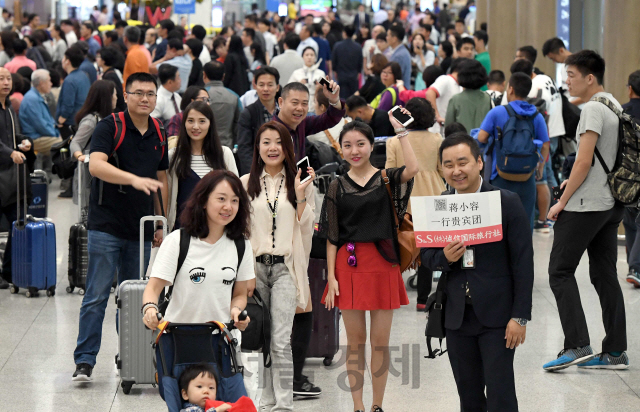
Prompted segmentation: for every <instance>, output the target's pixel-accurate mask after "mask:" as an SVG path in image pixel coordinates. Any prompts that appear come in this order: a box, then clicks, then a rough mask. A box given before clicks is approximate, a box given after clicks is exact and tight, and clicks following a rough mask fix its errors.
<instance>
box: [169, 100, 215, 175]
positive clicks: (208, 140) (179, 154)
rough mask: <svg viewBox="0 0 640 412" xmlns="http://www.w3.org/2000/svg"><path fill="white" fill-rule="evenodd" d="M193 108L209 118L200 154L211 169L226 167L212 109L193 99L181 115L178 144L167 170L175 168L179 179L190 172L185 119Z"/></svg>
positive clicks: (189, 153)
mask: <svg viewBox="0 0 640 412" xmlns="http://www.w3.org/2000/svg"><path fill="white" fill-rule="evenodd" d="M192 110H195V111H197V112H200V113H202V114H203V115H204V116H205V117H206V118H207V119H209V131H208V132H207V135H206V136H205V138H204V141H203V142H202V154H203V155H204V160H205V162H207V165H209V167H210V168H212V169H226V166H225V163H224V157H223V155H222V144H221V143H220V138H219V137H218V132H217V131H216V122H215V120H214V118H213V110H211V107H209V105H208V104H206V103H204V102H200V101H197V100H196V101H193V102H191V103H189V105H188V106H187V108H186V109H185V110H184V114H183V115H182V126H181V127H180V133H179V134H178V144H177V145H176V151H175V153H174V155H173V157H172V158H171V164H170V165H169V170H171V171H173V170H175V172H176V176H178V178H179V179H186V178H187V177H188V176H189V174H190V173H191V151H192V149H191V138H190V137H189V134H188V133H187V127H186V124H187V119H188V118H189V112H191V111H192Z"/></svg>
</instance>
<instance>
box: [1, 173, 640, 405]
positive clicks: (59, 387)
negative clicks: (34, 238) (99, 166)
mask: <svg viewBox="0 0 640 412" xmlns="http://www.w3.org/2000/svg"><path fill="white" fill-rule="evenodd" d="M56 187H57V182H56V181H54V183H53V184H52V185H51V193H50V195H51V199H52V201H51V204H50V212H49V214H50V216H51V217H52V218H53V220H54V221H55V223H56V229H57V245H58V294H57V295H56V296H55V297H53V298H47V297H45V296H41V297H39V298H35V299H27V298H25V296H24V294H20V295H10V294H9V292H8V291H5V290H3V291H0V411H24V410H37V411H39V412H45V411H55V412H72V411H73V412H77V411H96V412H107V411H112V412H117V411H127V412H134V411H135V412H138V411H162V410H165V407H164V403H163V401H162V400H161V399H160V397H159V395H158V393H157V389H154V388H153V387H151V386H145V385H142V386H140V387H134V389H133V390H132V391H131V394H129V395H124V394H123V393H122V390H121V389H120V388H119V382H118V377H117V376H116V374H115V366H114V361H113V359H114V355H115V354H116V351H117V347H116V346H117V340H116V333H115V305H113V301H110V303H109V306H108V309H107V316H106V320H105V323H104V328H103V331H104V334H103V342H102V348H101V351H100V354H99V356H98V363H97V365H96V368H95V370H94V380H93V382H92V383H90V384H84V385H78V384H74V383H72V382H71V374H72V373H73V371H74V365H73V349H74V348H75V342H76V337H77V332H78V313H79V307H80V302H81V300H82V298H81V296H79V295H78V294H77V292H76V293H74V294H67V293H66V292H65V291H64V289H65V287H66V286H67V284H68V283H67V278H66V269H67V263H66V262H67V236H68V233H69V231H68V230H69V226H70V224H72V223H73V221H74V219H75V216H76V213H75V210H76V209H75V206H73V205H72V202H71V200H68V199H64V200H59V199H57V198H56V195H57V192H58V191H57V190H55V188H56ZM552 236H553V235H542V234H536V235H534V243H535V250H536V280H535V289H534V294H533V318H534V319H533V321H532V322H531V323H530V324H529V326H528V328H527V329H528V330H527V332H528V334H527V341H526V344H525V345H524V346H523V347H522V348H521V349H519V350H518V351H517V353H516V366H515V367H516V384H517V391H518V399H519V403H520V410H522V411H567V412H568V411H580V412H591V411H593V412H604V411H615V412H621V411H638V410H640V369H638V362H639V361H640V357H639V356H640V355H639V354H640V321H639V319H640V317H639V316H638V312H639V311H640V290H634V289H633V288H632V287H631V286H630V285H629V284H627V283H626V282H624V276H623V274H624V273H626V270H627V265H626V263H625V260H624V256H623V253H624V249H623V248H620V250H619V252H620V255H619V258H620V259H619V261H618V269H619V270H618V272H619V273H620V275H619V279H620V283H621V285H622V290H623V293H624V297H625V302H626V308H627V335H628V340H629V355H630V358H631V362H632V367H631V369H630V370H627V371H618V372H613V371H580V370H578V369H577V368H571V369H568V370H565V371H563V372H560V373H555V374H550V373H545V372H543V370H542V364H543V363H545V362H546V361H549V360H551V359H553V358H555V357H556V355H557V353H558V351H559V350H560V349H561V348H562V341H563V336H562V333H561V329H560V321H559V318H558V314H557V310H556V304H555V299H554V297H553V294H552V293H551V290H550V289H549V284H548V277H547V271H546V269H547V265H548V259H549V251H550V247H551V237H552ZM587 268H588V265H587V260H586V259H584V260H583V262H582V263H581V265H580V268H579V274H578V278H579V283H580V288H581V293H582V301H583V305H584V309H585V312H586V316H587V319H588V320H589V321H591V324H590V326H591V327H590V333H591V337H592V343H593V346H594V349H595V350H599V349H600V340H601V339H602V337H603V335H604V331H603V327H602V324H601V321H600V319H601V311H600V307H599V304H598V298H597V295H596V293H595V291H594V290H593V288H592V287H591V285H590V283H589V277H588V273H587ZM409 296H410V298H411V302H412V304H411V305H409V306H406V307H404V308H402V309H400V310H398V311H397V312H396V314H395V323H394V327H393V334H392V339H391V345H392V346H396V347H397V348H398V350H397V351H395V352H394V353H393V354H392V366H393V367H394V369H395V371H397V372H394V373H395V375H396V376H393V375H390V376H389V382H388V385H387V391H386V398H385V402H384V405H383V406H384V409H385V410H386V411H391V412H409V411H439V412H449V411H458V410H459V402H458V397H457V392H456V388H455V383H454V381H453V377H452V374H451V369H450V367H449V363H448V360H447V358H446V357H442V358H438V359H436V360H430V359H425V358H424V357H423V355H425V354H426V346H425V344H424V326H425V319H424V314H419V313H416V312H415V311H414V306H415V292H409ZM344 336H345V335H344V331H342V333H341V343H343V344H344V342H345V338H344ZM340 355H341V353H338V355H336V361H338V362H339V359H340ZM306 372H307V374H312V375H313V380H314V381H315V383H316V384H317V385H318V386H320V387H321V388H322V389H323V394H322V396H321V397H319V398H317V399H309V400H301V401H297V400H296V401H295V410H299V411H337V412H349V411H352V410H353V409H352V408H351V405H352V404H351V396H350V393H349V392H348V391H346V390H345V389H341V388H344V387H345V380H344V375H343V372H344V366H338V367H334V366H332V367H331V369H327V368H325V367H324V366H322V362H321V360H320V359H311V360H309V361H308V366H307V368H306ZM369 373H370V372H369ZM364 393H365V404H366V405H367V407H369V406H370V402H371V381H370V378H369V377H368V378H367V381H366V382H365V390H364Z"/></svg>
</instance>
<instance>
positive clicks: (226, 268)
mask: <svg viewBox="0 0 640 412" xmlns="http://www.w3.org/2000/svg"><path fill="white" fill-rule="evenodd" d="M221 270H222V271H223V272H224V271H225V270H230V271H231V272H233V277H232V278H231V279H224V278H223V279H222V284H223V285H226V286H229V285H233V284H234V282H235V281H236V276H235V275H236V270H235V269H234V268H231V267H229V266H225V267H223V268H222V269H221Z"/></svg>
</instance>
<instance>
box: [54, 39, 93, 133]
mask: <svg viewBox="0 0 640 412" xmlns="http://www.w3.org/2000/svg"><path fill="white" fill-rule="evenodd" d="M83 60H84V55H83V54H82V51H81V50H80V49H79V48H77V47H71V48H69V49H67V51H66V52H65V53H64V57H63V58H62V68H63V69H64V71H66V72H67V73H68V74H67V77H65V79H64V83H62V87H61V88H60V96H59V97H58V108H57V110H56V118H57V121H58V127H59V128H61V130H60V134H61V135H62V137H66V136H65V133H66V132H67V130H68V127H67V126H73V125H75V124H76V123H75V120H74V118H73V117H74V116H75V115H76V113H77V112H78V110H80V108H81V107H82V105H83V104H84V101H85V99H86V98H87V94H89V88H90V87H91V83H90V82H89V78H88V77H87V75H86V74H85V73H84V72H82V71H80V70H79V67H80V65H81V64H82V61H83Z"/></svg>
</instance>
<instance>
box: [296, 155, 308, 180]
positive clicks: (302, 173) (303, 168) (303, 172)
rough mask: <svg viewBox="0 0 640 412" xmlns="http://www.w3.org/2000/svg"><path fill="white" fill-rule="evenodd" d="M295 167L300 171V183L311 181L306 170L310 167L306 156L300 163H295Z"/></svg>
mask: <svg viewBox="0 0 640 412" xmlns="http://www.w3.org/2000/svg"><path fill="white" fill-rule="evenodd" d="M297 167H298V169H300V183H304V182H306V181H307V180H309V179H311V175H310V174H309V172H308V171H307V169H308V168H310V167H311V165H310V164H309V158H308V157H307V156H305V157H303V158H302V159H300V161H299V162H298V163H297Z"/></svg>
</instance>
